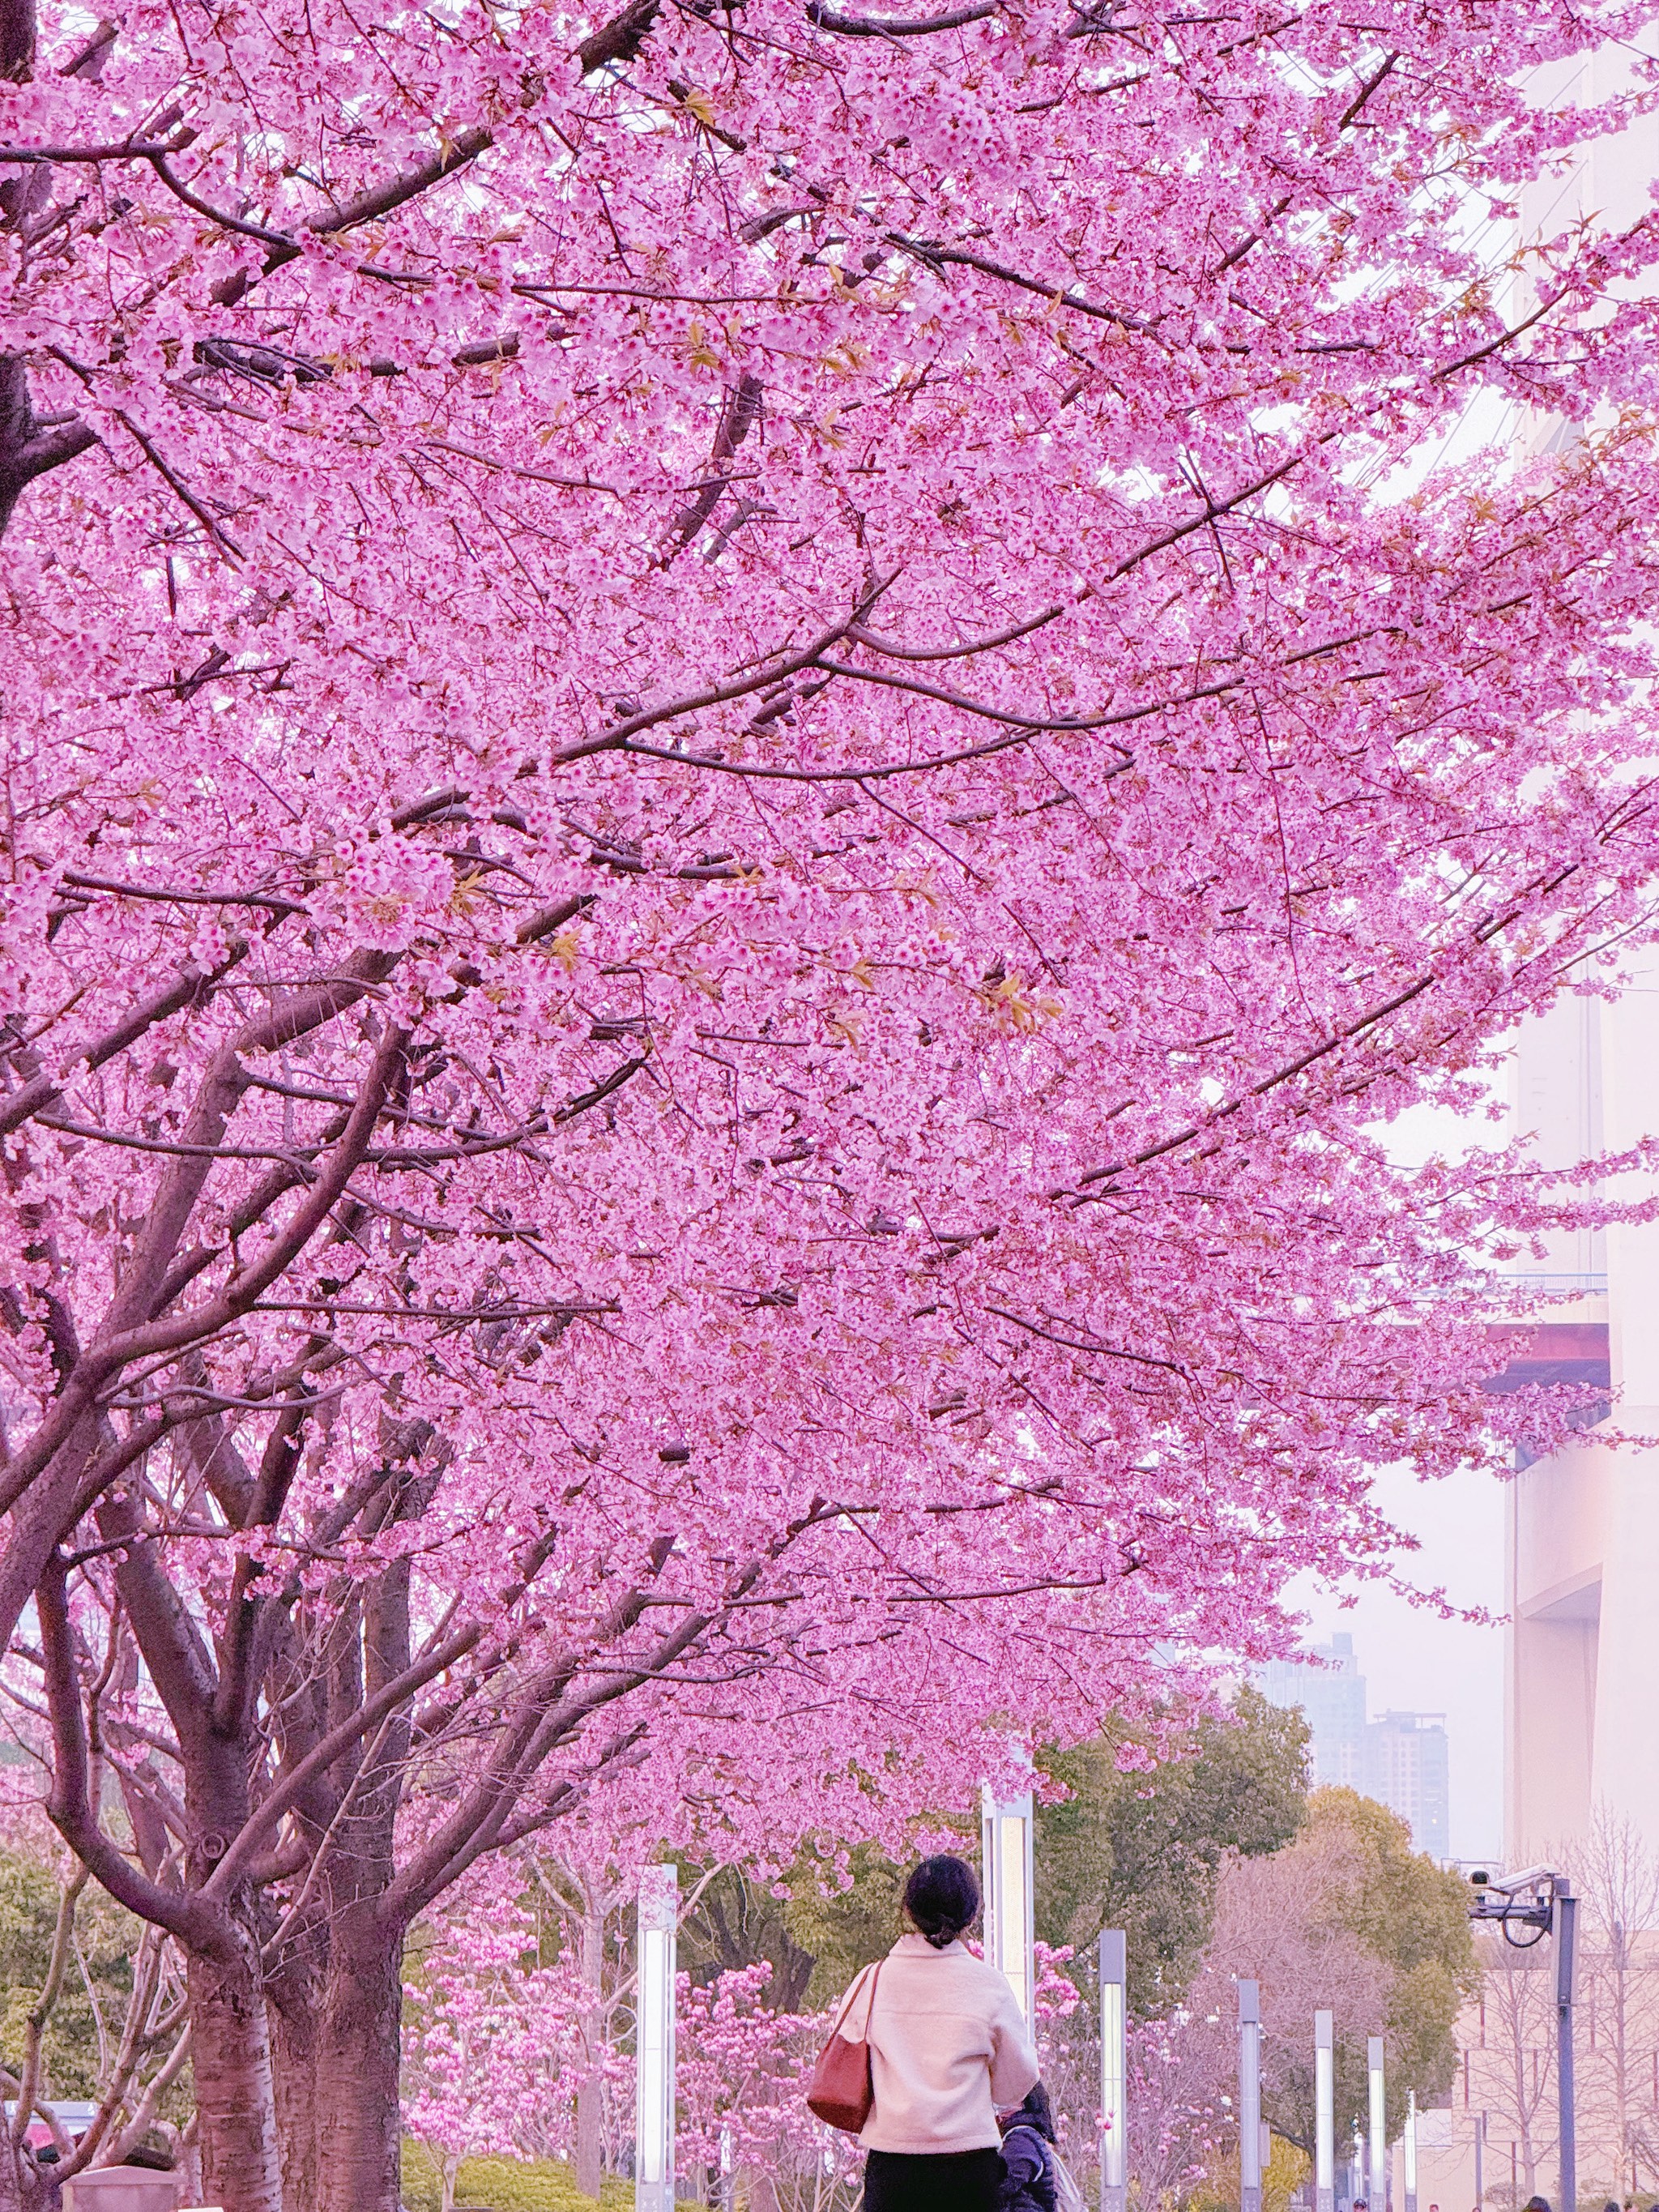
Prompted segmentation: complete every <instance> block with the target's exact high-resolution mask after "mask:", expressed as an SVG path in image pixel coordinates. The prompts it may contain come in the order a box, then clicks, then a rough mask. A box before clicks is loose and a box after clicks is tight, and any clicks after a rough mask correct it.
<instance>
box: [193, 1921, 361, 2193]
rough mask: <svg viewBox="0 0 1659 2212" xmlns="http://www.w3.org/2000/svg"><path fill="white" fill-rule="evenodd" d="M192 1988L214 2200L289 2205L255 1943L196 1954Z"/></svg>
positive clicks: (199, 2105)
mask: <svg viewBox="0 0 1659 2212" xmlns="http://www.w3.org/2000/svg"><path fill="white" fill-rule="evenodd" d="M186 1988H187V1990H188V1994H189V1999H190V2030H191V2062H192V2065H193V2067H194V2070H195V2076H196V2110H197V2117H198V2120H199V2124H200V2129H201V2148H202V2186H203V2188H204V2191H206V2193H207V2201H208V2203H210V2204H222V2205H223V2207H224V2212H283V2175H282V2163H281V2160H280V2158H279V2156H278V2154H277V2147H276V2095H275V2089H274V2085H273V2083H272V2080H271V2070H270V2031H269V2028H268V2026H267V2023H266V2019H265V2000H264V1990H263V1988H262V1986H261V1981H260V1975H259V1970H258V1958H257V1955H256V1954H255V1953H254V1949H253V1946H252V1942H248V1943H247V1944H246V1947H245V1948H243V1949H242V1950H241V1951H240V1953H239V1954H238V1955H237V1956H235V1957H234V1958H232V1959H229V1960H226V1959H224V1958H222V1957H203V1956H200V1955H196V1956H192V1957H191V1960H190V1962H189V1969H188V1978H187V1982H186ZM295 2212H302V2208H299V2207H296V2208H295ZM365 2212H367V2207H366V2208H365Z"/></svg>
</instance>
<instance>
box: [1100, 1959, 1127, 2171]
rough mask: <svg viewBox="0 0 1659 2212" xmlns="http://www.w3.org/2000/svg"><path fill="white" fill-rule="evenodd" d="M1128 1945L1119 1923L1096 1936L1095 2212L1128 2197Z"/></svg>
mask: <svg viewBox="0 0 1659 2212" xmlns="http://www.w3.org/2000/svg"><path fill="white" fill-rule="evenodd" d="M1128 1963H1129V1961H1128V1946H1127V1942H1126V1941H1125V1939H1124V1933H1123V1930H1122V1929H1121V1928H1107V1929H1103V1930H1102V1931H1101V1937H1100V2112H1101V2120H1102V2124H1103V2126H1104V2129H1105V2134H1104V2136H1103V2138H1102V2140H1101V2146H1100V2212H1125V2207H1126V2206H1127V2203H1128V2197H1129V2139H1128V2125H1129V2100H1128V2063H1127V2061H1128V2052H1127V2034H1128V2010H1127V2002H1126V2000H1127V1989H1126V1984H1127V1980H1128Z"/></svg>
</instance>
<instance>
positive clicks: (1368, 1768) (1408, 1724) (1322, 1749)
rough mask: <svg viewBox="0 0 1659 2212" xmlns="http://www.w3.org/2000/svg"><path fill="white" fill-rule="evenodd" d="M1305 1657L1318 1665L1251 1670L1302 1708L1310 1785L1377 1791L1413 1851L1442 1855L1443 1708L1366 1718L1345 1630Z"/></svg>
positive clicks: (1445, 1793) (1281, 1700)
mask: <svg viewBox="0 0 1659 2212" xmlns="http://www.w3.org/2000/svg"><path fill="white" fill-rule="evenodd" d="M1309 1659H1310V1660H1311V1661H1322V1662H1323V1664H1322V1665H1317V1664H1316V1665H1310V1664H1309V1663H1307V1662H1304V1661H1302V1660H1297V1659H1275V1660H1273V1661H1271V1662H1269V1663H1268V1664H1267V1666H1266V1667H1263V1668H1259V1669H1258V1670H1257V1674H1256V1686H1257V1687H1258V1688H1259V1689H1260V1690H1261V1693H1262V1695H1263V1696H1264V1697H1266V1698H1267V1699H1270V1700H1271V1702H1272V1703H1273V1704H1274V1705H1299V1706H1300V1707H1301V1708H1302V1711H1303V1713H1304V1716H1305V1717H1306V1719H1307V1723H1308V1729H1309V1734H1310V1743H1309V1747H1308V1751H1309V1766H1310V1779H1311V1780H1312V1782H1313V1784H1314V1786H1315V1787H1316V1789H1320V1790H1327V1789H1342V1790H1358V1791H1359V1793H1360V1795H1361V1796H1364V1797H1375V1798H1376V1800H1377V1801H1378V1802H1379V1803H1380V1804H1383V1805H1386V1806H1388V1807H1389V1809H1390V1811H1392V1812H1395V1813H1398V1814H1399V1815H1400V1817H1401V1820H1404V1821H1406V1822H1407V1824H1408V1826H1410V1829H1411V1832H1412V1842H1413V1845H1414V1846H1415V1847H1416V1849H1417V1850H1419V1851H1427V1852H1429V1853H1430V1854H1431V1856H1432V1857H1435V1858H1437V1859H1443V1858H1445V1857H1448V1855H1449V1851H1450V1848H1451V1846H1450V1842H1449V1832H1450V1828H1451V1778H1450V1761H1449V1754H1448V1748H1447V1741H1446V1717H1445V1715H1444V1714H1443V1713H1403V1712H1385V1713H1383V1714H1382V1715H1381V1716H1380V1717H1379V1718H1377V1719H1376V1720H1370V1719H1368V1718H1367V1717H1366V1704H1365V1677H1364V1675H1363V1674H1361V1673H1360V1671H1359V1662H1358V1659H1357V1658H1356V1657H1355V1656H1354V1648H1353V1638H1352V1636H1350V1635H1348V1634H1346V1632H1338V1633H1337V1634H1336V1635H1334V1636H1333V1637H1332V1638H1331V1640H1330V1642H1329V1643H1328V1644H1316V1645H1315V1646H1314V1648H1313V1650H1311V1651H1310V1654H1309Z"/></svg>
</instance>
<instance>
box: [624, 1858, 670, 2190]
mask: <svg viewBox="0 0 1659 2212" xmlns="http://www.w3.org/2000/svg"><path fill="white" fill-rule="evenodd" d="M678 1924H679V1875H678V1871H677V1870H676V1869H674V1868H673V1867H671V1866H653V1867H647V1868H646V1869H645V1871H644V1873H643V1874H642V1875H641V1876H640V1923H639V1928H640V1939H639V1976H638V1981H637V1984H636V1989H635V2087H634V2206H635V2212H674V1966H675V1949H676V1942H675V1932H676V1929H678Z"/></svg>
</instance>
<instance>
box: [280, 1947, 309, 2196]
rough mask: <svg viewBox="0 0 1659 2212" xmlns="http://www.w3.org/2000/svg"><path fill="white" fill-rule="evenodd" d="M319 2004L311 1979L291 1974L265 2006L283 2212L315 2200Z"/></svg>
mask: <svg viewBox="0 0 1659 2212" xmlns="http://www.w3.org/2000/svg"><path fill="white" fill-rule="evenodd" d="M318 2007H319V1986H318V1981H317V1979H315V1978H313V1977H312V1976H310V1975H305V1976H299V1975H295V1976H294V1977H292V1985H291V1986H284V1987H283V1989H282V1990H280V1991H279V1992H278V1993H276V1996H275V1997H274V1999H273V2002H271V2005H270V2056H271V2067H272V2071H273V2073H274V2075H275V2077H276V2136H277V2142H278V2144H279V2146H280V2149H281V2155H282V2162H283V2203H284V2204H285V2205H286V2206H287V2207H288V2212H306V2208H307V2206H310V2205H313V2204H315V2203H317V2200H318V2179H317V2173H318V2164H317V2042H318V2035H317V2027H318Z"/></svg>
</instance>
